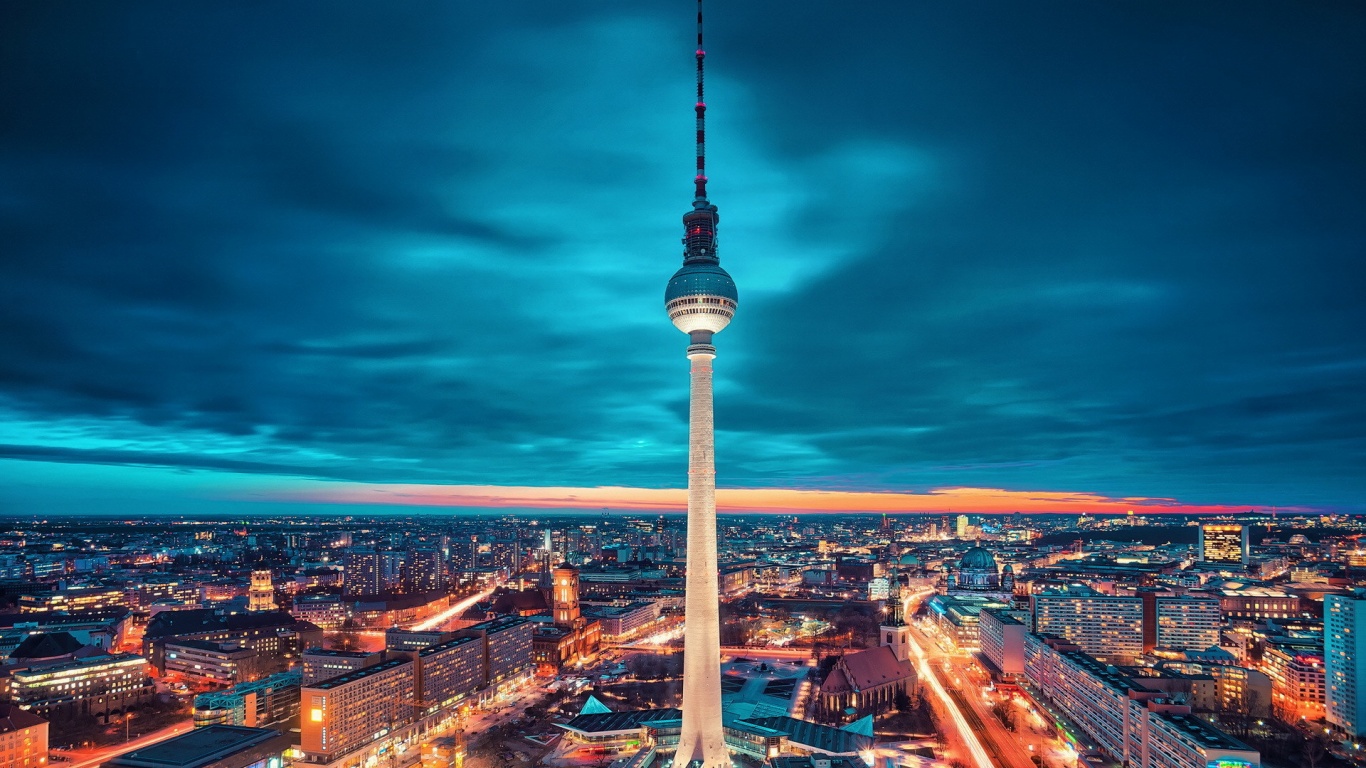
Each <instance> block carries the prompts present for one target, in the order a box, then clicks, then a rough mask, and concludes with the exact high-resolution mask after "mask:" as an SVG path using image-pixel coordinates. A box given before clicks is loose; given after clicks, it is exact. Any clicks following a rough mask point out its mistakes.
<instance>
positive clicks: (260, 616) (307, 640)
mask: <svg viewBox="0 0 1366 768" xmlns="http://www.w3.org/2000/svg"><path fill="white" fill-rule="evenodd" d="M182 640H206V641H209V642H213V643H223V644H231V645H238V646H245V647H247V648H251V649H252V650H254V651H256V654H257V657H258V658H257V669H258V672H259V673H261V674H273V673H275V672H283V671H284V670H286V669H288V668H289V667H290V665H292V664H293V663H295V662H296V660H297V659H298V658H299V657H300V655H301V654H302V653H303V649H305V648H311V647H314V646H320V645H322V644H323V633H322V630H321V629H319V628H318V627H317V626H315V625H313V624H309V623H308V622H306V621H299V620H298V619H295V618H294V617H293V616H291V615H289V614H288V613H285V612H284V611H263V612H260V613H251V612H243V613H226V612H223V611H219V610H215V609H212V608H205V609H199V610H189V611H165V612H163V613H158V614H157V615H155V616H153V617H152V618H151V620H150V621H148V622H147V630H146V631H145V632H144V633H143V636H142V648H143V653H144V654H145V655H146V656H147V660H148V661H150V662H151V664H152V666H153V667H155V668H156V669H159V670H165V669H166V644H167V643H172V642H178V641H182Z"/></svg>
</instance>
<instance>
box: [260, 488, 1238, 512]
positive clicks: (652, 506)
mask: <svg viewBox="0 0 1366 768" xmlns="http://www.w3.org/2000/svg"><path fill="white" fill-rule="evenodd" d="M716 496H717V506H718V507H719V509H720V511H722V512H732V513H734V512H924V513H943V512H950V511H952V512H963V513H978V514H1001V513H1009V512H1034V513H1044V512H1062V513H1073V514H1081V513H1086V514H1124V513H1126V512H1128V511H1129V510H1133V511H1134V512H1135V513H1139V514H1153V513H1163V512H1176V513H1185V514H1202V515H1219V514H1233V513H1237V512H1245V511H1246V510H1247V506H1246V505H1228V504H1186V503H1182V502H1180V501H1178V500H1175V499H1164V498H1143V497H1133V498H1111V497H1108V496H1102V495H1099V494H1095V493H1082V492H1067V491H1011V490H1004V489H1000V488H957V487H954V488H936V489H933V490H930V491H926V492H919V493H893V492H874V491H821V490H802V489H791V488H727V489H720V490H718V491H717V492H716ZM269 497H270V498H271V499H272V500H277V501H302V502H317V503H331V504H377V505H395V506H415V507H483V508H518V507H524V508H543V509H599V508H604V507H606V508H610V509H617V510H640V511H682V510H684V509H685V508H686V507H687V491H685V490H683V489H680V488H624V487H611V486H609V487H601V488H572V487H544V488H538V487H528V486H509V487H504V486H493V485H405V484H378V483H375V484H366V483H318V484H316V485H311V486H308V487H304V488H292V489H287V490H277V491H274V492H272V493H270V494H269Z"/></svg>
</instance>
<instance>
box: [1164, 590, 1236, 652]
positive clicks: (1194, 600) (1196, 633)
mask: <svg viewBox="0 0 1366 768" xmlns="http://www.w3.org/2000/svg"><path fill="white" fill-rule="evenodd" d="M1155 602H1156V606H1155V610H1156V614H1157V615H1156V619H1157V635H1156V642H1157V645H1158V647H1161V648H1171V649H1174V650H1181V651H1185V650H1196V651H1203V650H1205V649H1207V648H1209V647H1210V646H1217V645H1218V644H1219V630H1220V628H1221V627H1222V626H1223V618H1222V614H1221V613H1220V608H1219V601H1218V600H1217V599H1215V598H1213V597H1193V596H1191V595H1182V596H1181V597H1159V598H1157V600H1156V601H1155Z"/></svg>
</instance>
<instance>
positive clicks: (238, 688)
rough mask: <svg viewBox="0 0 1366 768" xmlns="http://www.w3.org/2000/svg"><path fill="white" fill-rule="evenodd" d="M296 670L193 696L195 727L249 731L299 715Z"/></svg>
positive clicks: (300, 677)
mask: <svg viewBox="0 0 1366 768" xmlns="http://www.w3.org/2000/svg"><path fill="white" fill-rule="evenodd" d="M302 684H303V676H302V675H301V674H300V673H299V672H298V671H293V672H280V673H278V674H274V675H271V676H270V677H266V678H262V679H260V680H256V681H253V682H250V683H241V684H239V685H235V686H233V687H232V688H229V689H227V690H226V691H214V692H212V693H201V694H199V695H198V696H196V697H194V725H195V727H196V728H204V727H207V726H210V725H240V726H245V727H248V728H256V727H260V726H265V725H270V724H271V723H280V722H284V721H285V720H288V719H290V718H291V717H294V716H295V715H297V714H299V690H300V688H301V686H302Z"/></svg>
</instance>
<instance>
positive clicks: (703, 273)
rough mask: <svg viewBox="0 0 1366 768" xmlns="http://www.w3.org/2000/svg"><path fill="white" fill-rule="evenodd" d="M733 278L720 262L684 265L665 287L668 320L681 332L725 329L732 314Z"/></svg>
mask: <svg viewBox="0 0 1366 768" xmlns="http://www.w3.org/2000/svg"><path fill="white" fill-rule="evenodd" d="M738 298H739V294H737V293H736V291H735V281H734V280H731V279H730V274H729V273H728V272H726V270H724V269H722V268H721V265H720V264H709V263H706V262H698V263H693V264H684V265H683V268H682V269H680V270H678V271H677V272H675V273H674V276H673V277H671V278H669V285H668V286H667V287H666V288H665V289H664V308H665V309H666V310H668V312H669V319H670V320H672V321H673V324H674V326H675V327H676V328H678V330H680V331H682V332H684V333H692V332H693V331H710V332H712V333H716V332H717V331H720V330H721V329H722V328H725V327H726V326H727V325H728V324H729V323H730V319H731V318H732V317H734V316H735V305H736V300H737V299H738Z"/></svg>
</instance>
